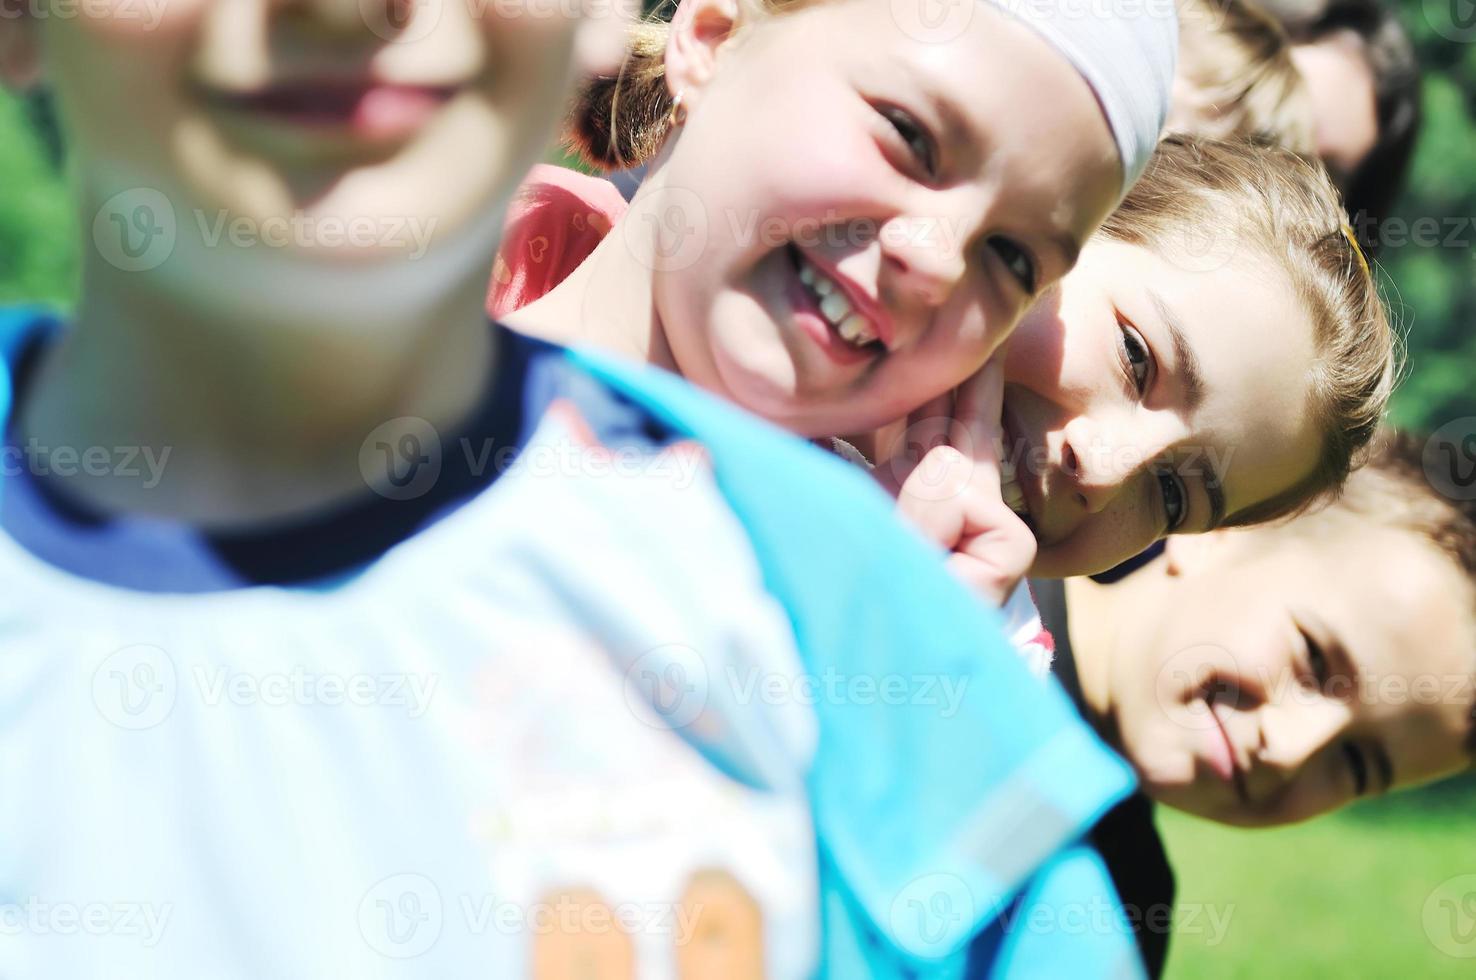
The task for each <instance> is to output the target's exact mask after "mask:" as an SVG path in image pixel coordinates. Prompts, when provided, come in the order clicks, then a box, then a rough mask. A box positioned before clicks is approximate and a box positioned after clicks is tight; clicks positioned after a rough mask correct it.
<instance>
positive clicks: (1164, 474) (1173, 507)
mask: <svg viewBox="0 0 1476 980" xmlns="http://www.w3.org/2000/svg"><path fill="white" fill-rule="evenodd" d="M1158 492H1159V493H1161V494H1162V495H1163V513H1164V516H1165V523H1166V524H1167V525H1168V533H1169V534H1173V533H1174V532H1175V531H1177V530H1178V529H1179V526H1180V525H1182V524H1183V523H1184V515H1185V514H1186V513H1187V512H1188V509H1189V508H1188V506H1187V505H1186V503H1185V501H1186V494H1185V492H1184V484H1183V483H1182V482H1180V480H1179V476H1178V474H1177V473H1175V472H1173V471H1172V470H1160V471H1159V473H1158Z"/></svg>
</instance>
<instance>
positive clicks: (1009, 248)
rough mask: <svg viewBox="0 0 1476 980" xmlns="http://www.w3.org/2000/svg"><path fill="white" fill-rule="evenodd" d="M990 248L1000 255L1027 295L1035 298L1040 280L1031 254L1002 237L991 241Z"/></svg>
mask: <svg viewBox="0 0 1476 980" xmlns="http://www.w3.org/2000/svg"><path fill="white" fill-rule="evenodd" d="M989 247H990V248H992V249H994V250H995V251H996V252H998V253H999V257H1000V258H1001V259H1003V260H1004V264H1005V268H1007V269H1009V270H1010V274H1011V275H1012V276H1014V277H1015V278H1016V279H1018V280H1019V281H1020V287H1021V288H1022V289H1024V290H1025V292H1026V294H1027V295H1031V296H1034V295H1035V287H1036V284H1037V283H1038V282H1039V279H1038V278H1037V276H1036V271H1035V260H1034V259H1032V258H1031V257H1030V253H1029V252H1027V251H1025V249H1023V248H1021V247H1020V246H1019V245H1017V244H1016V243H1015V242H1014V241H1012V240H1011V239H1008V238H1004V237H1003V236H1000V235H995V236H994V237H993V238H991V239H989Z"/></svg>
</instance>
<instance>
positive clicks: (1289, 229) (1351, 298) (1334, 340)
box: [1102, 134, 1400, 527]
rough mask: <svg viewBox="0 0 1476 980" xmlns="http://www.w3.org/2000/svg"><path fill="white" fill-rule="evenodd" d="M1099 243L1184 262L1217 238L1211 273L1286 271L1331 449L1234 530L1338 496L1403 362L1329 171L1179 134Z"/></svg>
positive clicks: (1294, 158)
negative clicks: (1254, 261) (1255, 260)
mask: <svg viewBox="0 0 1476 980" xmlns="http://www.w3.org/2000/svg"><path fill="white" fill-rule="evenodd" d="M1102 234H1103V235H1105V236H1107V237H1108V238H1111V239H1114V240H1116V241H1121V242H1126V243H1129V244H1133V245H1141V246H1144V247H1147V248H1151V249H1153V250H1154V251H1155V252H1158V253H1159V254H1162V255H1164V256H1166V257H1168V258H1170V259H1173V260H1175V261H1178V262H1180V263H1182V261H1183V260H1182V259H1180V258H1176V256H1178V255H1180V254H1181V253H1182V252H1183V250H1184V249H1185V248H1186V245H1188V244H1189V243H1199V242H1202V241H1203V240H1204V239H1205V238H1206V237H1208V238H1209V239H1210V250H1209V254H1208V256H1207V258H1208V261H1210V262H1211V263H1213V264H1214V265H1224V264H1225V263H1226V262H1229V261H1230V260H1231V258H1233V257H1234V256H1235V255H1236V254H1237V253H1239V254H1244V253H1246V252H1248V251H1253V252H1254V253H1255V255H1256V256H1257V257H1261V258H1265V259H1268V260H1270V261H1271V262H1273V263H1274V264H1275V265H1276V266H1277V267H1279V268H1280V269H1282V270H1284V272H1285V273H1286V275H1287V276H1288V278H1289V279H1290V280H1291V282H1292V285H1293V288H1294V289H1295V290H1296V294H1297V297H1298V298H1299V299H1300V300H1301V302H1302V305H1303V307H1304V308H1305V309H1306V310H1307V312H1308V313H1309V314H1310V315H1311V318H1312V324H1313V326H1312V331H1313V333H1312V336H1313V343H1314V345H1315V347H1316V349H1317V357H1316V361H1315V362H1314V363H1313V364H1312V365H1311V367H1310V369H1309V372H1308V373H1309V375H1310V378H1311V381H1312V393H1311V397H1310V402H1309V405H1308V407H1307V411H1308V414H1309V415H1310V416H1311V417H1312V418H1313V419H1314V420H1315V421H1316V422H1317V423H1318V426H1319V428H1320V429H1321V430H1322V436H1323V439H1322V452H1321V454H1320V456H1319V458H1318V460H1317V464H1316V466H1315V467H1314V469H1313V471H1312V473H1311V474H1310V475H1309V476H1308V477H1307V478H1305V479H1303V480H1302V481H1301V482H1299V483H1298V484H1296V485H1295V486H1293V487H1292V488H1290V489H1289V490H1287V491H1285V492H1283V493H1282V494H1280V495H1279V496H1277V497H1274V498H1272V499H1270V500H1266V501H1262V502H1261V503H1259V504H1255V505H1252V506H1251V507H1247V508H1245V509H1244V510H1242V511H1240V512H1239V513H1236V514H1232V515H1230V516H1229V517H1228V518H1227V519H1226V521H1225V524H1226V526H1231V527H1239V526H1246V525H1250V524H1260V523H1264V522H1266V521H1271V520H1275V519H1277V518H1280V517H1288V516H1291V515H1294V514H1297V513H1300V512H1302V511H1304V510H1306V509H1307V508H1308V507H1309V506H1310V505H1312V504H1313V503H1315V502H1317V501H1318V500H1320V499H1326V498H1328V497H1331V496H1335V495H1336V494H1337V493H1338V491H1339V490H1340V489H1341V488H1342V485H1343V483H1344V481H1345V480H1347V478H1348V474H1349V472H1350V471H1351V470H1352V469H1353V468H1354V467H1356V466H1357V465H1358V464H1359V463H1360V462H1361V461H1362V458H1363V456H1364V454H1365V453H1366V450H1367V448H1368V445H1369V442H1370V440H1371V439H1372V438H1373V435H1374V433H1375V431H1376V430H1377V429H1378V426H1379V421H1380V419H1381V418H1382V417H1383V415H1384V410H1385V408H1386V406H1387V405H1388V401H1389V396H1390V395H1391V394H1392V392H1393V389H1394V385H1395V382H1396V380H1397V376H1398V373H1399V364H1400V357H1399V342H1398V338H1397V336H1396V335H1395V332H1394V330H1393V328H1392V327H1391V325H1390V323H1389V318H1388V315H1387V313H1386V312H1385V310H1384V306H1383V303H1382V302H1381V301H1380V299H1379V294H1378V287H1377V285H1376V283H1375V281H1374V277H1373V274H1372V271H1371V269H1370V268H1369V265H1368V263H1367V260H1366V259H1365V258H1364V256H1363V253H1362V252H1361V251H1359V249H1358V247H1357V245H1356V244H1355V243H1354V241H1353V239H1352V236H1351V234H1350V233H1349V232H1348V231H1347V229H1346V225H1345V224H1344V221H1343V209H1342V204H1341V203H1340V201H1339V200H1338V193H1337V191H1336V190H1335V189H1334V188H1333V186H1332V183H1331V181H1330V180H1329V179H1328V176H1327V171H1326V170H1325V169H1323V167H1322V165H1321V164H1320V163H1316V162H1314V161H1309V160H1306V159H1304V158H1302V157H1300V156H1298V155H1297V154H1295V153H1292V152H1290V151H1289V150H1285V149H1281V148H1279V147H1274V146H1269V145H1265V144H1260V143H1254V142H1250V141H1223V140H1214V139H1206V138H1201V137H1194V136H1186V135H1179V134H1176V135H1170V136H1168V137H1165V138H1164V140H1163V141H1162V142H1161V143H1160V144H1159V147H1158V151H1157V152H1156V153H1155V154H1154V156H1153V159H1152V160H1151V161H1150V162H1149V164H1148V168H1147V171H1146V172H1145V173H1144V175H1143V178H1142V179H1141V180H1139V181H1138V183H1137V185H1136V186H1134V187H1133V189H1132V191H1131V192H1130V193H1129V194H1128V196H1127V198H1126V199H1125V200H1124V201H1123V203H1122V205H1121V206H1120V207H1119V208H1118V209H1117V211H1116V212H1114V213H1113V214H1112V215H1111V216H1110V217H1108V219H1107V221H1106V222H1105V223H1104V224H1103V226H1102Z"/></svg>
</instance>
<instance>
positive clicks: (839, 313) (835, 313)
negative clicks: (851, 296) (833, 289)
mask: <svg viewBox="0 0 1476 980" xmlns="http://www.w3.org/2000/svg"><path fill="white" fill-rule="evenodd" d="M820 312H821V313H824V314H825V319H827V320H829V321H830V322H831V323H834V324H836V325H837V326H839V325H840V323H841V321H842V320H844V319H845V318H846V314H848V313H850V312H851V304H850V303H848V302H847V301H846V297H845V296H844V295H842V294H841V293H831V294H830V295H828V296H826V297H825V298H824V299H822V300H821V301H820Z"/></svg>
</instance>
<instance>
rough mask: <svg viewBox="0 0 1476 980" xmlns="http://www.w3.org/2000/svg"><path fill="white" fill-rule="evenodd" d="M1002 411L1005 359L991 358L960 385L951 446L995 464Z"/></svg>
mask: <svg viewBox="0 0 1476 980" xmlns="http://www.w3.org/2000/svg"><path fill="white" fill-rule="evenodd" d="M1003 411H1004V358H1003V357H1001V356H996V357H993V358H991V359H990V360H989V362H988V363H987V364H985V365H984V366H983V367H982V368H980V369H979V370H977V371H975V372H974V373H973V374H972V375H970V376H969V378H968V379H967V380H966V381H964V383H963V384H962V385H960V386H959V388H958V391H957V392H956V393H955V395H954V400H953V420H954V425H953V428H952V430H951V436H952V438H951V439H950V443H951V445H952V446H953V447H954V448H955V449H957V450H958V451H959V452H961V453H963V454H964V455H965V456H969V457H972V458H974V459H978V460H981V461H986V462H990V463H993V464H995V465H998V462H999V455H1000V453H999V445H998V440H999V437H1000V421H999V420H1000V415H1001V413H1002V412H1003Z"/></svg>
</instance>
